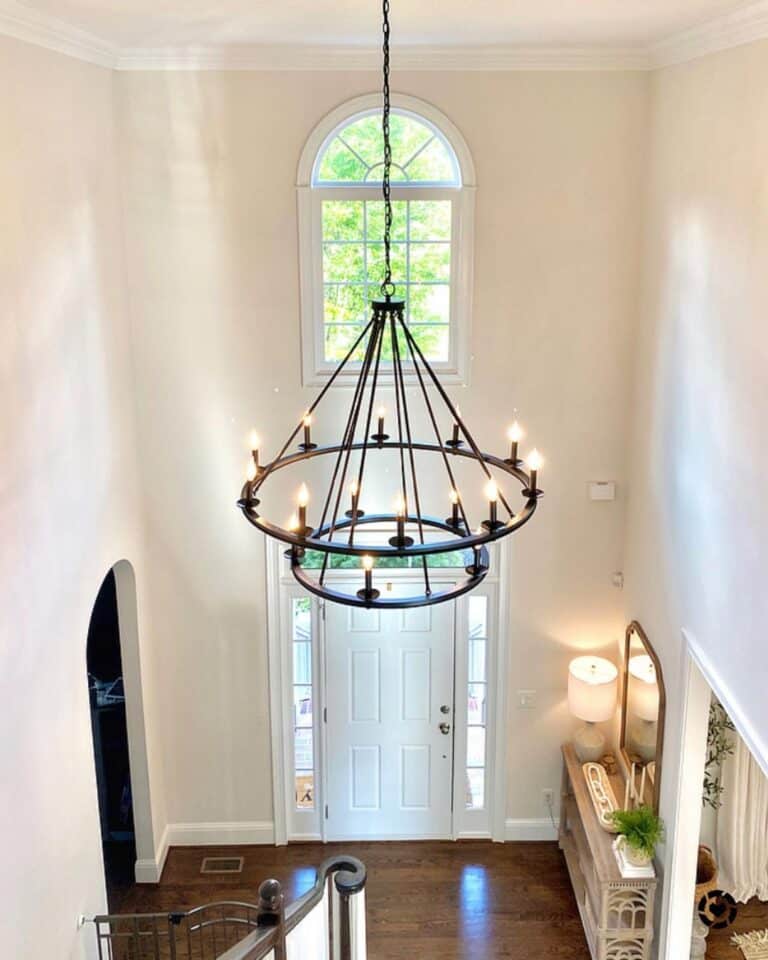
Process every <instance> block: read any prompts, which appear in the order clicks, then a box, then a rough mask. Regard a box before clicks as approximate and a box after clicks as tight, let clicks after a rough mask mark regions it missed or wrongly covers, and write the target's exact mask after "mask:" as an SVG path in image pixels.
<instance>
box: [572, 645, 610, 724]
mask: <svg viewBox="0 0 768 960" xmlns="http://www.w3.org/2000/svg"><path fill="white" fill-rule="evenodd" d="M618 675H619V673H618V670H617V669H616V667H615V666H614V665H613V664H612V663H611V661H610V660H605V659H604V658H603V657H576V659H575V660H571V663H570V666H569V667H568V707H569V708H570V711H571V713H572V714H573V715H574V717H578V718H579V719H580V720H585V721H586V722H587V723H602V722H603V721H604V720H610V719H611V717H612V716H613V714H614V711H615V710H616V686H617V678H618Z"/></svg>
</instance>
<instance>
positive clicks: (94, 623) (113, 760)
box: [86, 570, 136, 910]
mask: <svg viewBox="0 0 768 960" xmlns="http://www.w3.org/2000/svg"><path fill="white" fill-rule="evenodd" d="M86 658H87V664H88V693H89V700H90V708H91V727H92V730H93V753H94V760H95V763H96V783H97V787H98V795H99V817H100V820H101V841H102V846H103V850H104V871H105V875H106V880H107V896H108V900H109V907H110V910H115V909H116V908H117V907H118V906H119V900H120V897H121V893H122V891H123V890H125V888H126V887H128V886H130V885H131V884H132V883H133V878H134V864H135V862H136V838H135V832H134V823H133V795H132V791H131V769H130V763H129V758H128V727H127V722H126V713H125V688H124V684H123V665H122V658H121V652H120V623H119V619H118V609H117V590H116V586H115V575H114V572H113V571H112V570H110V571H109V573H108V574H107V576H106V577H105V578H104V582H103V583H102V585H101V588H100V590H99V593H98V596H97V597H96V602H95V604H94V606H93V612H92V614H91V622H90V624H89V627H88V645H87V653H86Z"/></svg>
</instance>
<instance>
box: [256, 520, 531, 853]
mask: <svg viewBox="0 0 768 960" xmlns="http://www.w3.org/2000/svg"><path fill="white" fill-rule="evenodd" d="M280 547H281V545H280V544H279V543H277V542H275V541H273V540H271V539H269V538H266V539H265V561H266V574H267V576H266V595H267V596H266V600H267V610H266V630H267V667H268V680H269V715H270V733H271V746H272V749H271V756H272V805H273V819H274V837H275V844H276V845H277V846H282V845H284V844H287V843H288V841H289V840H291V841H301V840H304V841H308V840H320V841H322V842H325V839H326V838H325V818H324V817H323V816H320V818H319V823H320V829H319V831H313V832H311V833H300V834H297V833H291V832H290V830H289V822H290V810H289V806H288V805H289V803H290V802H291V798H292V795H293V785H292V782H291V779H292V769H293V763H292V758H291V756H290V753H289V749H290V746H291V737H290V736H289V735H288V731H289V728H290V726H291V701H290V698H289V697H288V677H289V658H288V644H287V637H288V626H289V625H288V623H287V621H286V609H287V603H286V601H287V598H288V597H290V596H291V594H294V590H295V587H296V583H295V581H294V579H293V577H292V576H291V574H290V571H289V570H288V569H287V566H286V565H285V564H284V559H283V556H282V550H281V549H280ZM494 553H495V556H494V558H493V560H494V562H493V563H492V567H491V569H492V571H494V572H493V573H489V574H488V576H487V577H486V580H485V583H486V584H487V585H488V586H490V587H491V588H492V589H491V590H490V591H489V594H490V596H489V621H490V623H491V624H492V626H491V627H489V631H488V633H489V637H488V643H489V652H490V653H491V659H490V663H491V664H493V665H494V669H493V673H494V677H491V678H489V681H488V690H489V692H492V694H493V698H494V703H493V708H492V710H491V711H490V713H489V716H490V718H491V723H490V724H489V725H488V726H487V727H486V730H487V734H486V735H487V737H488V743H487V745H486V764H487V766H486V776H487V780H486V783H487V788H486V801H487V805H488V823H489V827H490V829H489V830H478V831H473V830H464V831H457V830H456V811H455V804H454V811H453V815H452V831H451V833H452V837H453V839H454V840H456V839H471V838H475V839H491V840H493V841H495V842H498V843H503V842H504V839H505V833H506V794H507V751H506V738H505V737H504V735H503V734H504V731H505V730H506V726H507V706H508V696H507V686H508V677H509V664H510V656H511V646H512V645H511V643H510V639H509V636H510V605H509V591H508V590H506V589H503V587H504V586H505V585H506V584H508V583H509V578H510V567H511V562H510V545H509V543H508V542H507V540H502V541H500V542H499V543H498V544H497V545H495V548H494ZM495 571H498V573H496V572H495ZM439 573H440V576H441V577H442V578H444V579H451V570H450V568H441V569H440V571H439ZM342 575H343V574H342ZM417 575H420V574H419V572H417ZM399 578H407V573H406V572H405V571H403V572H402V573H400V574H399ZM291 588H294V589H291ZM301 595H302V596H303V595H304V591H302V592H301ZM462 601H463V602H464V603H466V601H467V598H466V597H464V598H459V600H458V601H456V604H457V606H456V615H455V616H454V630H455V631H456V630H457V629H458V626H459V609H460V608H459V606H458V604H460V603H462ZM317 609H318V604H317V603H313V610H314V611H317ZM313 633H315V634H316V637H317V642H316V644H315V645H314V647H313V653H316V654H317V655H318V656H319V657H320V658H321V659H320V663H321V664H322V667H323V668H324V666H325V629H324V624H323V622H322V618H321V617H319V616H317V615H316V614H315V615H314V619H313ZM457 639H458V637H456V640H457ZM455 642H456V641H455ZM496 665H497V666H498V669H496V668H495V667H496ZM456 669H457V664H456V657H455V656H454V677H455V676H456ZM313 674H314V675H315V676H319V677H320V683H319V689H318V690H317V691H316V693H317V694H319V699H318V702H319V705H320V710H319V711H318V714H320V712H321V711H322V708H323V707H324V706H325V676H324V669H322V670H320V671H318V670H316V669H314V668H313ZM324 726H325V725H324V724H320V723H318V725H317V727H316V728H315V729H316V733H318V734H319V736H317V746H318V753H319V756H318V758H317V760H316V769H317V770H318V773H319V779H320V781H321V783H319V784H317V785H316V796H317V805H316V806H317V809H319V810H320V811H322V809H323V807H324V804H325V791H324V786H325V779H326V775H327V770H326V744H325V729H320V728H321V727H324ZM455 726H456V724H455V719H454V729H455ZM454 749H455V748H454ZM462 769H463V765H459V764H457V763H455V762H454V771H453V791H454V797H456V796H457V790H456V784H457V781H458V775H459V771H461V770H462ZM413 839H416V838H413ZM419 839H422V838H419Z"/></svg>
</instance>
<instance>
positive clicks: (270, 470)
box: [238, 0, 543, 609]
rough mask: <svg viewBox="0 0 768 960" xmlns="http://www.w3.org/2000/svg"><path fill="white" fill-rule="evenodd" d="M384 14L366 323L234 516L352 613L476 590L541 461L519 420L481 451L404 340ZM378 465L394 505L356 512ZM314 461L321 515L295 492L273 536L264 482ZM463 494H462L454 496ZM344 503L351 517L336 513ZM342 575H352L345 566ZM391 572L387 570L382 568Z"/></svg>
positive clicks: (255, 441)
mask: <svg viewBox="0 0 768 960" xmlns="http://www.w3.org/2000/svg"><path fill="white" fill-rule="evenodd" d="M382 11H383V38H384V41H383V68H384V69H383V76H384V88H383V101H384V102H383V110H382V136H383V147H384V149H383V162H382V197H383V200H384V238H383V239H384V273H383V282H382V284H381V294H380V296H378V297H376V298H375V299H373V300H372V301H371V316H370V319H369V320H368V322H367V324H366V325H365V327H364V329H363V330H362V332H361V333H360V334H359V336H358V337H357V339H356V340H355V341H354V343H352V345H351V346H350V348H349V351H348V352H347V354H346V356H345V357H344V359H343V360H342V361H341V363H340V364H339V366H338V367H337V368H336V369H335V370H334V371H333V373H332V374H331V376H330V378H329V379H328V382H327V383H326V384H325V386H324V387H323V389H322V390H321V392H320V394H319V395H318V397H317V399H316V400H315V401H314V403H312V405H311V406H310V407H309V409H308V410H306V411H305V413H304V414H303V416H302V417H301V419H300V420H299V422H298V424H297V426H296V427H295V429H294V430H293V432H292V433H291V435H290V436H289V437H288V439H287V440H286V442H285V443H284V445H283V447H282V448H281V450H280V451H279V453H278V454H277V456H276V457H275V458H274V459H273V460H271V461H270V462H269V463H266V464H264V465H263V466H262V465H261V464H260V462H259V438H258V437H257V436H256V435H255V433H254V434H252V436H251V459H250V461H249V463H248V470H247V479H246V482H245V484H244V485H243V488H242V491H241V494H240V499H239V501H238V506H239V507H240V509H241V510H242V512H243V515H244V516H245V518H246V519H247V520H248V521H249V522H250V523H251V524H253V526H254V527H256V528H257V529H259V530H261V531H262V532H263V533H265V534H267V535H268V536H270V537H273V538H275V539H277V540H279V541H282V542H283V543H285V544H287V545H288V551H287V553H286V556H287V557H288V559H289V560H290V563H291V571H292V573H293V575H294V577H295V578H296V580H297V581H298V582H299V583H300V584H302V586H304V587H305V588H306V589H307V590H309V591H310V592H312V593H314V594H316V595H317V596H319V597H322V598H324V599H326V600H331V601H334V602H338V603H344V604H348V605H350V606H358V607H374V608H390V609H391V608H399V607H418V606H426V605H429V604H433V603H440V602H442V601H445V600H451V599H453V598H454V597H458V596H461V595H462V594H464V593H467V592H468V591H469V590H472V589H473V588H474V587H476V586H477V585H478V584H479V583H481V582H482V581H483V579H484V578H485V576H486V574H487V573H488V568H489V553H488V545H489V544H491V543H493V542H494V541H496V540H499V539H501V538H502V537H505V536H508V535H509V534H511V533H513V532H514V531H515V530H518V529H519V528H520V527H522V526H523V524H525V523H527V522H528V520H530V518H531V517H532V516H533V514H534V512H535V510H536V507H537V504H538V501H539V499H540V497H541V495H542V491H541V490H540V489H539V488H538V475H539V472H540V470H541V468H542V465H543V460H542V458H541V456H540V454H539V453H538V451H537V450H533V451H532V452H531V453H530V454H529V456H528V459H527V462H526V465H527V467H528V470H529V473H526V472H525V471H524V469H523V466H524V463H523V461H522V460H521V459H519V455H518V448H519V443H520V441H521V440H522V438H523V436H524V433H523V430H522V428H521V427H520V424H518V422H517V421H515V422H514V423H513V424H512V426H511V427H510V428H509V430H508V433H507V436H508V440H509V443H510V452H509V457H508V458H507V459H503V458H502V457H498V456H494V455H493V454H490V453H483V452H482V451H481V450H480V448H479V447H478V445H477V443H476V442H475V439H474V438H473V436H472V434H471V433H470V431H469V429H468V428H467V425H466V423H465V422H464V420H463V419H462V415H461V412H460V411H459V408H458V407H457V406H456V405H455V404H454V403H453V402H452V401H451V399H450V397H449V396H448V394H447V393H446V391H445V388H444V387H443V385H442V384H441V382H440V380H439V378H438V376H437V374H436V372H435V371H434V370H433V368H432V367H431V365H430V364H429V362H428V361H427V359H426V357H425V356H424V353H423V351H422V350H421V348H420V346H419V344H418V342H417V341H416V339H415V338H414V336H413V334H412V333H411V331H410V329H409V327H408V323H407V322H406V305H405V301H404V300H403V299H401V298H399V297H396V296H395V291H396V288H395V284H394V283H393V281H392V264H391V252H392V237H391V234H392V201H391V187H390V174H391V167H392V146H391V141H390V93H389V35H390V25H389V0H384V2H383V7H382ZM386 363H389V367H388V368H387V374H388V376H387V377H386V383H384V380H385V377H384V375H383V367H384V364H386ZM355 365H358V366H359V374H358V377H357V382H356V385H355V386H354V388H353V390H352V401H351V404H350V408H349V411H348V414H347V416H346V422H345V425H344V427H343V429H342V431H341V437H340V439H339V440H338V441H336V442H332V443H331V444H329V445H327V446H325V445H322V444H318V443H316V442H314V441H313V438H312V428H313V427H316V428H317V429H319V430H320V431H321V432H322V430H323V428H324V427H326V428H327V426H328V425H327V422H324V421H323V419H322V417H320V416H319V414H318V408H319V406H320V404H321V402H322V400H323V398H324V397H325V395H326V394H327V392H328V390H329V389H330V388H331V387H332V386H333V384H334V382H335V381H336V380H337V378H338V376H339V374H340V373H341V372H342V371H343V370H344V369H345V368H347V367H348V366H349V367H353V366H355ZM406 377H407V378H408V379H407V386H406ZM385 388H386V390H387V391H391V392H392V393H393V394H394V414H393V415H392V417H391V419H390V427H389V429H390V430H391V434H388V433H386V432H385V424H386V418H387V411H386V409H385V407H384V406H383V405H381V404H382V399H383V398H384V396H385V394H384V389H385ZM409 390H410V391H411V392H413V393H415V394H416V396H417V397H418V398H419V400H420V408H419V411H418V415H419V419H420V420H421V421H422V422H423V423H425V424H427V425H428V427H429V429H430V431H431V433H432V434H433V437H432V438H431V439H418V438H415V437H414V435H413V428H414V425H415V423H416V422H418V421H417V418H416V416H415V415H414V411H413V410H412V409H411V408H410V407H409V398H408V393H409ZM430 390H431V391H433V393H432V394H430ZM410 403H411V404H412V403H413V401H412V400H411V401H410ZM374 411H375V414H376V421H375V429H372V428H373V427H374ZM448 424H450V430H451V432H450V439H447V440H444V439H443V437H444V436H445V433H444V432H443V431H444V430H445V428H446V427H447V425H448ZM302 431H303V438H302V442H300V443H297V444H296V447H295V448H294V449H296V450H297V452H289V448H290V447H291V445H292V444H295V443H296V441H297V438H298V437H299V435H300V434H301V433H302ZM369 454H370V457H369ZM380 456H389V457H391V458H394V461H395V463H396V468H397V469H396V472H397V481H396V482H397V487H396V489H395V493H396V495H397V499H396V502H395V505H394V508H393V510H392V512H390V511H387V510H380V511H372V512H366V511H363V510H361V509H360V496H361V492H362V491H363V490H364V489H366V490H367V495H368V496H370V495H371V493H372V492H373V491H374V488H375V482H371V483H370V484H369V485H368V486H366V483H365V481H364V478H365V476H366V469H367V468H368V467H369V466H370V463H369V460H373V459H376V458H377V457H380ZM422 457H430V458H433V459H436V461H437V463H438V464H439V465H441V467H442V469H443V470H444V471H445V474H444V478H443V480H442V482H441V488H442V489H443V490H448V491H450V493H449V496H448V499H449V501H450V504H451V515H450V517H448V518H446V519H445V520H442V519H438V517H439V516H445V513H444V512H443V511H444V510H445V506H443V507H441V508H439V509H440V512H439V513H437V511H432V512H431V513H427V512H426V511H425V510H424V509H423V503H422V490H421V489H420V486H419V483H420V479H421V480H423V479H424V478H423V477H420V473H421V471H420V470H419V469H417V460H418V459H420V458H422ZM315 458H328V459H329V462H330V463H331V465H332V466H331V469H330V471H329V473H330V476H329V479H328V481H327V486H326V487H325V492H324V494H323V495H322V497H321V498H320V499H319V500H318V501H317V502H318V503H319V504H320V506H319V508H313V515H312V517H311V518H310V517H309V516H308V506H309V503H310V491H309V488H308V486H307V484H306V483H302V484H301V487H300V489H299V491H298V495H297V498H296V505H297V508H298V513H297V515H294V516H293V517H292V518H291V521H290V523H289V524H288V526H287V527H281V526H279V525H277V524H275V523H273V522H271V521H270V520H268V519H267V518H266V517H264V516H263V515H262V514H260V513H259V511H258V509H257V508H258V507H259V506H260V505H261V501H260V500H259V499H258V496H259V495H263V494H264V490H265V485H266V484H267V483H268V481H269V480H270V479H271V478H273V477H274V475H275V474H276V473H277V472H278V471H280V470H284V469H287V468H290V467H295V466H296V465H297V464H301V463H305V462H307V461H309V460H314V459H315ZM459 464H462V465H465V466H466V465H467V464H469V465H474V466H475V467H476V468H478V470H479V472H480V480H479V483H483V484H484V488H483V489H484V491H485V500H486V501H487V515H486V518H485V519H483V520H482V522H481V523H480V524H479V525H478V524H477V521H476V523H475V528H474V530H473V526H472V524H470V522H469V519H468V517H467V512H466V509H465V496H464V494H465V493H466V490H467V487H466V486H461V487H460V486H459V484H458V482H457V479H456V473H455V471H456V468H457V467H458V466H459ZM387 472H388V471H387V470H386V469H382V470H380V469H379V466H378V464H377V465H375V466H374V467H373V468H372V474H370V475H369V476H371V475H372V476H373V477H374V480H378V481H381V479H382V478H383V477H386V474H387ZM424 473H425V474H426V475H427V477H428V478H429V479H430V481H432V482H434V481H435V479H437V478H436V476H435V474H436V471H435V468H434V466H431V465H430V467H429V469H428V470H425V471H424ZM497 477H499V479H501V478H502V477H506V478H507V480H509V481H514V482H517V483H519V484H520V487H521V490H522V495H523V498H524V502H523V506H522V508H521V509H520V510H517V511H515V510H514V509H513V508H512V507H511V506H510V503H509V501H508V499H507V497H506V495H505V493H504V492H503V490H502V488H501V486H500V485H499V481H498V480H497ZM298 479H302V478H301V477H299V478H298ZM438 482H439V483H440V481H438ZM460 489H461V490H463V491H464V494H460V493H459V490H460ZM478 489H480V486H478ZM391 495H392V494H391V493H390V496H391ZM342 501H344V504H343V503H342ZM347 503H349V509H347V510H345V509H344V505H345V504H347ZM315 509H317V512H316V513H315V512H314V510H315ZM500 514H501V515H500ZM361 531H366V532H368V533H369V535H370V534H373V536H372V537H371V539H369V540H368V542H364V543H361V542H359V540H360V539H361V537H362V533H361ZM392 531H394V535H393V536H389V537H387V533H388V532H389V533H391V532H392ZM411 534H413V535H411ZM308 551H315V552H317V553H319V554H320V555H321V556H322V564H321V567H320V570H319V574H316V575H313V571H312V570H310V569H309V565H308V564H307V563H306V560H307V554H308ZM454 551H462V552H464V553H465V554H466V557H467V560H466V561H465V563H466V566H465V569H464V576H463V577H461V578H459V579H457V580H456V581H455V582H454V583H452V584H451V585H450V586H447V587H446V586H442V585H441V586H440V587H435V588H433V586H432V584H431V582H430V571H429V562H428V558H429V557H430V556H431V555H438V554H446V553H451V552H454ZM349 557H353V558H356V561H357V564H358V565H359V566H358V569H360V570H361V571H362V574H363V587H362V589H354V588H352V589H347V590H344V589H343V588H342V587H340V586H339V585H338V584H334V583H333V578H332V577H329V576H328V574H329V571H331V570H333V569H334V567H335V566H339V565H340V564H341V561H342V560H343V559H344V558H349ZM393 559H396V560H400V561H402V562H403V563H404V565H406V566H412V565H413V564H412V562H411V561H412V560H415V561H416V564H417V567H420V568H421V575H420V577H419V578H418V579H416V580H413V579H411V578H409V580H408V582H407V588H408V589H409V590H410V593H409V594H408V595H407V596H403V595H402V594H401V592H400V591H398V595H397V596H385V595H383V593H384V594H385V593H386V592H387V591H381V590H378V589H376V587H375V586H374V569H375V567H376V562H377V561H382V562H383V561H392V560H393ZM344 565H345V566H346V567H348V566H349V564H348V563H347V564H344ZM388 565H389V566H391V565H392V564H391V562H390V563H388ZM329 581H330V582H329ZM359 582H360V581H359V580H358V584H359Z"/></svg>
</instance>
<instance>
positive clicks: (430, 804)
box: [326, 602, 454, 840]
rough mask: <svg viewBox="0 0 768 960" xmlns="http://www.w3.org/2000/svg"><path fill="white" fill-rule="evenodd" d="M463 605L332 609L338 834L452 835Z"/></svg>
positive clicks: (332, 779) (330, 695) (331, 835)
mask: <svg viewBox="0 0 768 960" xmlns="http://www.w3.org/2000/svg"><path fill="white" fill-rule="evenodd" d="M453 650H454V604H453V603H452V602H449V603H442V604H437V605H436V606H433V607H419V608H414V609H411V610H408V609H406V610H363V609H358V608H356V607H344V606H341V605H339V604H335V603H329V604H328V605H327V607H326V702H327V711H328V714H327V789H326V798H327V804H328V811H327V812H328V816H327V820H326V837H327V839H328V840H344V839H356V838H361V839H362V838H366V837H370V838H373V839H382V840H383V839H394V838H404V839H407V838H422V837H424V838H426V837H431V838H450V836H451V794H452V782H453V726H454V723H453V656H454V653H453Z"/></svg>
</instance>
